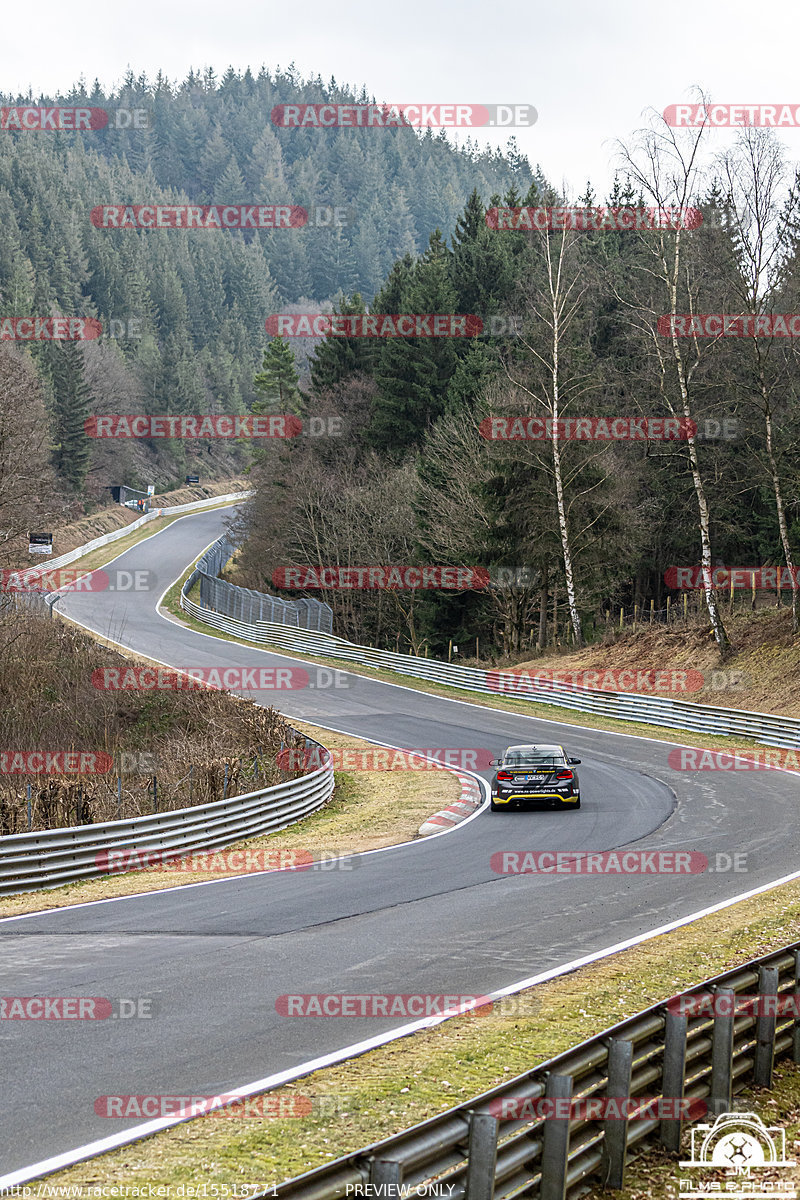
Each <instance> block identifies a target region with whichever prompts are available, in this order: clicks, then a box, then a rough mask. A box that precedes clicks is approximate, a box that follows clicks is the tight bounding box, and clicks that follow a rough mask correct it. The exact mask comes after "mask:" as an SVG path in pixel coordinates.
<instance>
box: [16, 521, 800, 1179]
mask: <svg viewBox="0 0 800 1200" xmlns="http://www.w3.org/2000/svg"><path fill="white" fill-rule="evenodd" d="M225 518H226V513H225V511H224V510H215V511H213V512H209V513H202V514H198V515H192V516H190V517H184V518H181V519H180V520H178V521H176V522H175V523H173V524H172V525H170V526H169V527H167V528H166V529H165V530H163V531H162V532H161V533H159V534H156V535H154V536H153V537H151V538H149V539H147V540H146V541H144V542H142V543H140V544H139V545H138V546H136V547H134V548H133V549H131V550H129V551H127V552H126V553H124V554H123V555H121V556H120V557H119V558H118V559H117V560H115V564H114V566H115V568H116V567H119V568H124V569H127V570H141V569H146V570H149V571H151V572H153V573H154V574H155V575H156V576H157V578H158V586H157V587H156V588H155V590H153V591H150V592H147V593H132V592H120V593H116V594H113V593H109V592H98V593H83V594H78V593H75V594H70V595H69V596H66V597H65V598H64V599H62V600H61V601H60V602H59V603H60V607H61V609H62V610H63V611H64V612H65V614H66V615H68V616H70V617H72V618H73V619H75V620H77V621H79V622H81V623H83V624H85V625H86V626H87V627H88V628H90V629H92V630H94V631H95V632H96V633H98V634H102V635H103V636H105V637H111V638H113V639H114V640H117V641H118V642H120V643H122V644H123V645H125V646H127V647H129V648H131V649H133V650H136V651H138V652H140V653H142V654H144V655H147V656H148V657H151V658H155V659H158V660H159V661H162V662H164V663H167V664H169V665H171V666H175V667H183V668H187V667H197V666H219V665H221V664H223V663H224V664H226V665H238V666H252V665H267V666H269V665H274V666H287V665H291V664H292V663H293V662H295V663H299V661H300V660H292V659H291V658H290V657H289V656H286V655H276V654H270V653H267V652H265V651H260V650H256V649H251V648H249V647H244V646H238V645H236V644H234V643H231V642H227V641H225V640H222V639H219V638H217V637H215V636H213V635H211V634H209V635H206V634H198V633H196V632H194V631H192V630H188V629H186V628H185V627H183V626H182V625H180V624H178V623H177V622H175V621H173V620H172V619H171V618H168V617H166V616H164V615H160V614H158V613H157V612H156V601H157V599H158V597H159V596H160V595H161V594H162V593H163V591H164V590H165V589H166V587H167V586H168V585H169V584H170V583H171V582H172V581H173V579H174V578H175V577H176V575H177V574H178V573H179V572H180V571H181V570H182V569H183V568H184V567H185V566H186V564H187V563H188V562H190V561H191V560H193V559H194V558H195V557H196V556H197V555H198V554H199V553H200V552H201V551H202V550H203V549H204V548H205V547H206V546H207V545H208V544H209V543H210V542H212V541H213V540H214V539H215V538H216V537H217V536H219V534H220V533H221V532H222V529H223V526H224V521H225ZM303 665H305V666H307V663H304V664H303ZM347 678H348V680H350V681H352V686H351V687H350V688H348V689H346V690H338V689H331V690H325V691H323V690H319V691H310V690H306V691H304V692H289V693H287V692H285V691H282V692H280V693H271V692H259V693H247V694H248V695H253V697H254V698H255V699H256V700H257V701H258V702H259V703H263V704H269V703H273V704H275V706H276V707H279V708H280V709H281V711H283V712H284V713H285V714H286V715H287V716H289V717H296V718H300V719H305V720H309V721H313V722H315V723H316V724H319V725H322V726H327V727H329V728H335V729H337V730H340V731H343V732H348V733H352V734H354V735H358V736H361V737H365V738H368V739H372V740H375V741H378V742H380V743H383V744H389V745H393V746H400V747H406V748H411V749H413V748H418V747H430V746H443V747H461V748H478V747H479V748H487V749H490V750H493V751H497V750H500V749H502V748H503V747H504V746H505V745H507V744H509V743H512V742H515V741H536V740H540V741H548V742H549V741H563V742H564V743H565V744H566V745H567V747H568V750H569V752H570V753H573V754H575V755H577V756H578V757H580V758H581V759H582V766H581V787H582V793H583V802H582V807H581V810H580V811H579V812H558V813H550V812H536V813H503V814H490V813H489V812H486V811H482V812H481V813H480V814H479V815H478V816H477V817H476V818H474V819H472V820H470V821H468V822H467V823H466V824H464V825H462V826H460V827H457V828H456V829H455V830H453V831H452V832H451V833H448V834H447V835H446V836H440V837H434V838H431V839H427V840H421V841H417V842H413V843H409V844H406V845H403V846H399V847H396V848H391V849H387V850H382V851H377V852H375V851H373V852H370V853H367V854H363V855H357V856H353V864H352V865H353V869H352V870H349V871H345V870H337V871H329V872H300V873H297V874H294V873H288V874H287V873H281V874H276V873H273V874H267V875H259V876H251V877H246V878H242V879H233V880H220V881H219V882H214V883H210V884H201V885H195V886H189V887H186V888H182V889H180V890H179V891H174V890H170V891H168V892H164V893H156V894H150V895H145V896H141V897H128V898H121V899H119V900H114V901H106V902H101V903H97V904H92V905H86V906H83V907H77V908H72V909H69V908H67V909H61V910H52V911H50V912H45V913H42V914H32V915H31V916H27V917H22V918H11V919H6V920H0V984H1V986H2V994H3V995H5V996H31V995H41V996H56V995H75V996H107V997H139V996H146V997H150V998H152V999H153V1001H154V1004H155V1010H156V1011H155V1015H154V1017H153V1018H152V1019H151V1020H148V1021H141V1020H129V1021H117V1022H112V1021H92V1022H72V1021H69V1022H66V1021H13V1022H9V1021H5V1022H2V1023H0V1059H1V1061H2V1064H3V1069H2V1084H3V1093H4V1099H5V1104H4V1106H3V1108H4V1112H3V1116H2V1119H1V1128H0V1144H1V1145H2V1150H0V1174H2V1173H3V1172H10V1171H12V1170H14V1169H17V1168H22V1167H24V1166H26V1165H27V1164H30V1163H34V1162H38V1161H41V1160H42V1159H44V1158H46V1157H48V1156H50V1155H54V1154H57V1153H59V1152H63V1151H67V1150H69V1149H71V1148H72V1147H76V1146H79V1145H82V1144H83V1143H86V1142H89V1141H92V1140H94V1139H96V1138H101V1137H104V1136H107V1135H108V1134H109V1133H112V1132H117V1131H119V1130H120V1129H124V1128H125V1127H126V1124H127V1125H131V1126H132V1125H135V1124H136V1123H137V1122H136V1121H130V1122H127V1123H126V1122H125V1121H121V1120H114V1121H110V1120H105V1119H103V1118H101V1117H98V1116H97V1115H96V1114H95V1112H94V1107H93V1105H94V1100H95V1098H97V1097H99V1096H102V1095H107V1094H112V1095H114V1094H121V1093H123V1094H139V1095H142V1094H152V1093H156V1094H159V1093H165V1094H169V1095H204V1094H215V1093H219V1092H221V1091H225V1090H231V1089H233V1088H235V1087H237V1086H241V1085H244V1084H246V1083H247V1082H248V1081H250V1080H252V1079H255V1078H258V1077H265V1076H267V1075H269V1074H272V1073H274V1072H278V1071H281V1070H284V1069H288V1068H291V1067H294V1066H297V1065H298V1064H300V1063H302V1062H305V1061H307V1060H308V1059H310V1058H312V1057H316V1056H317V1055H321V1054H324V1053H327V1052H330V1051H334V1050H337V1049H338V1048H340V1047H343V1046H347V1045H349V1044H351V1043H353V1042H356V1041H359V1040H360V1039H362V1038H367V1037H370V1036H373V1035H376V1034H379V1033H381V1032H383V1031H385V1030H388V1029H391V1028H393V1027H394V1026H396V1025H397V1024H398V1023H402V1022H398V1021H397V1019H396V1018H395V1019H391V1018H381V1017H359V1018H305V1019H289V1018H286V1017H281V1016H279V1015H278V1014H277V1012H276V1010H275V1001H276V998H277V996H279V995H280V994H283V993H316V992H347V993H359V992H360V993H364V992H378V993H380V992H390V993H392V992H412V993H417V992H423V993H425V992H428V993H437V994H440V993H445V994H449V995H452V994H475V993H484V992H489V991H492V990H494V989H497V988H500V987H504V986H507V985H510V984H512V983H513V982H514V981H516V980H519V979H522V978H525V977H526V976H529V975H532V974H534V973H536V972H540V971H544V970H546V969H548V968H552V967H557V966H559V965H561V964H563V963H565V962H569V961H572V960H573V959H575V958H578V957H580V956H582V955H586V954H591V953H593V952H597V951H599V950H601V949H603V948H604V947H607V946H609V945H610V944H612V943H616V942H619V941H622V940H624V939H627V938H631V937H636V936H638V935H641V934H642V933H644V932H646V931H647V930H649V929H652V928H653V927H655V926H659V925H661V924H664V923H667V922H669V921H672V920H676V919H679V918H680V917H682V916H687V915H689V914H691V913H693V912H696V911H698V910H699V909H702V908H704V907H706V906H710V905H712V904H715V903H718V902H720V901H723V900H725V899H727V898H729V897H731V896H734V895H737V894H739V893H742V892H744V891H746V890H750V889H753V888H757V887H759V886H762V885H764V884H767V883H769V882H771V881H772V880H774V879H776V878H778V877H780V876H783V875H785V874H788V873H790V872H792V871H794V870H796V869H797V866H798V853H797V851H798V833H797V825H796V820H795V813H796V807H795V806H796V797H797V783H798V781H797V778H796V777H794V776H792V775H791V774H788V773H782V772H777V771H767V772H759V773H758V774H756V775H753V774H750V773H748V775H747V776H746V777H745V778H744V779H736V778H735V777H732V776H730V775H728V774H721V775H720V774H717V773H709V775H708V776H706V777H703V776H695V775H690V774H687V773H683V772H678V771H674V770H672V769H671V768H670V767H669V765H668V757H667V756H668V753H669V749H670V744H669V743H663V742H656V741H649V740H648V739H646V738H641V737H635V736H631V735H627V734H611V733H607V732H602V731H597V730H590V729H581V728H579V727H576V726H573V725H564V724H561V723H559V722H558V721H557V720H555V721H552V722H551V721H543V720H541V719H538V718H531V717H525V716H518V715H516V714H510V713H502V712H498V711H496V710H490V709H486V708H482V707H480V706H478V705H474V704H471V703H469V701H468V700H464V701H458V700H456V701H454V700H445V699H442V698H439V697H435V696H430V695H426V694H425V693H421V692H418V691H416V690H414V689H411V688H407V687H405V686H403V685H402V684H387V683H380V682H377V681H375V680H372V679H368V678H366V677H364V676H359V675H357V674H353V673H350V672H347ZM677 736H679V735H676V737H677ZM673 744H674V743H673ZM484 774H486V773H484ZM298 843H302V834H301V833H299V836H298ZM634 843H635V844H636V846H637V848H643V849H644V848H647V849H666V850H675V849H689V850H699V851H702V852H704V853H706V854H708V855H711V856H713V855H714V854H715V853H717V852H725V853H728V854H735V853H741V852H742V851H746V852H747V855H748V859H747V867H748V871H747V874H746V875H743V874H714V873H711V872H707V873H704V874H698V875H688V876H687V875H681V876H675V875H648V876H619V875H604V876H587V877H573V876H568V875H564V876H558V875H546V876H544V875H525V876H500V875H497V874H495V873H494V872H493V871H492V869H491V866H490V859H491V855H492V854H493V853H495V852H496V851H499V850H508V849H535V850H539V851H542V850H559V849H560V850H610V849H614V848H617V847H621V846H630V845H631V844H634Z"/></svg>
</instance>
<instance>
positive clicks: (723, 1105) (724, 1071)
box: [708, 988, 736, 1117]
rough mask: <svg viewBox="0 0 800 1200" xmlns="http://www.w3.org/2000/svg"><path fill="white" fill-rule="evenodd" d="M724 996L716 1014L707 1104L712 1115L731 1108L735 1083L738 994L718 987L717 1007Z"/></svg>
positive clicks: (715, 996) (716, 995)
mask: <svg viewBox="0 0 800 1200" xmlns="http://www.w3.org/2000/svg"><path fill="white" fill-rule="evenodd" d="M720 1000H722V1001H723V1004H722V1005H721V1006H720V1007H721V1010H722V1011H720V1012H718V1013H717V1015H716V1016H715V1017H714V1034H713V1044H712V1050H711V1095H710V1096H709V1098H708V1107H709V1111H710V1112H711V1114H712V1116H715V1117H718V1116H719V1115H720V1113H724V1112H730V1107H731V1096H732V1086H733V1022H734V1015H733V1014H734V1009H735V1005H736V994H735V992H734V991H733V989H732V988H717V989H716V991H715V992H714V1007H715V1008H716V1007H717V1004H718V1002H719V1001H720Z"/></svg>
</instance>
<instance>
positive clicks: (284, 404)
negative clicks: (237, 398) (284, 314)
mask: <svg viewBox="0 0 800 1200" xmlns="http://www.w3.org/2000/svg"><path fill="white" fill-rule="evenodd" d="M299 381H300V376H299V375H298V373H297V367H296V366H295V362H294V354H293V353H292V348H291V346H290V345H289V343H288V342H287V341H286V340H285V339H284V338H282V337H274V338H273V339H272V340H271V342H270V344H269V345H268V346H267V348H266V350H265V351H264V361H263V363H262V365H261V370H260V372H259V373H258V375H256V376H255V378H254V379H253V387H254V388H255V389H256V391H257V392H258V393H259V395H261V396H262V397H263V399H262V400H257V401H256V402H255V403H254V404H253V412H254V413H294V414H295V415H298V414H299V413H300V389H299V387H298V383H299Z"/></svg>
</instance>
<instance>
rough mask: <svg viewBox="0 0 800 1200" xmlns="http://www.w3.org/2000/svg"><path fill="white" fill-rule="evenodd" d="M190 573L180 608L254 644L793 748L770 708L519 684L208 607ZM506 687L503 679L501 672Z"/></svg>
mask: <svg viewBox="0 0 800 1200" xmlns="http://www.w3.org/2000/svg"><path fill="white" fill-rule="evenodd" d="M193 579H194V576H191V577H190V578H189V579H188V580H187V581H186V583H185V584H184V587H183V591H182V593H181V599H180V603H181V608H182V609H183V610H184V612H186V613H187V614H188V615H189V616H192V617H195V618H197V619H198V620H200V621H203V622H205V624H207V625H211V626H212V627H213V628H215V629H219V630H221V631H223V632H225V633H231V634H233V635H234V636H236V637H240V638H243V639H245V640H247V641H251V642H255V643H257V644H260V645H270V646H276V647H278V649H281V650H288V651H290V652H291V651H294V652H296V653H299V654H310V655H321V656H324V657H326V658H339V659H346V660H349V661H351V662H356V663H360V664H361V665H363V666H370V667H380V668H381V669H382V670H389V671H396V672H397V673H398V674H400V675H409V676H413V677H414V678H415V679H427V680H431V681H432V682H434V683H443V684H446V685H447V686H448V687H454V688H459V689H460V690H463V691H469V692H482V693H484V694H486V695H494V696H502V695H509V696H512V697H513V698H514V699H517V700H527V701H530V702H531V703H537V704H552V705H555V706H556V707H558V708H568V709H576V710H578V711H579V712H588V713H598V714H600V715H601V716H604V717H613V718H614V719H615V720H618V721H640V722H643V723H645V724H648V725H661V726H664V727H665V728H667V729H692V730H695V731H696V732H698V733H708V734H712V735H719V736H720V737H740V738H747V739H750V740H752V741H754V742H759V743H762V744H763V745H767V746H785V747H789V748H791V749H800V720H796V719H794V718H792V717H779V716H775V715H773V714H771V713H760V712H750V711H749V710H747V709H733V708H716V707H714V706H712V705H710V704H695V703H693V702H691V701H688V700H672V699H669V698H668V697H666V696H648V695H641V694H639V693H636V692H610V691H609V692H607V691H592V690H590V689H588V688H580V687H571V686H567V685H563V684H558V683H555V682H552V681H550V680H542V681H538V682H537V680H536V678H535V675H531V676H530V677H529V678H525V680H524V687H523V688H521V689H520V688H517V687H514V686H513V680H514V676H513V674H512V672H510V671H509V672H503V671H498V670H490V671H483V670H480V669H479V668H477V667H462V666H458V665H456V664H454V663H444V662H437V661H436V660H435V659H429V658H416V657H414V655H411V654H399V653H395V652H394V651H391V650H374V649H372V648H371V647H369V646H359V645H357V644H356V643H354V642H348V641H346V640H345V639H344V638H338V637H335V636H334V635H333V634H319V633H314V632H312V631H309V630H304V629H292V628H288V627H286V626H285V625H276V624H273V623H270V622H268V621H255V622H252V623H251V622H246V621H240V620H237V619H235V618H233V617H228V616H226V615H224V614H223V613H219V612H215V611H213V610H212V609H208V608H203V607H201V606H200V605H199V604H195V602H194V601H193V600H189V599H188V595H187V593H188V592H189V590H190V588H191V585H192V583H193ZM504 675H506V676H507V677H508V681H510V683H511V685H512V686H511V687H510V688H509V690H508V691H506V690H505V689H504V686H503V676H504Z"/></svg>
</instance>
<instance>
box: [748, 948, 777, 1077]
mask: <svg viewBox="0 0 800 1200" xmlns="http://www.w3.org/2000/svg"><path fill="white" fill-rule="evenodd" d="M766 996H774V997H775V1000H773V1001H772V1003H771V1004H770V1003H767V1004H764V1002H763V999H762V997H766ZM777 996H778V968H777V967H760V968H759V972H758V1016H757V1017H756V1060H755V1064H754V1066H753V1083H754V1084H755V1085H756V1087H765V1088H771V1087H772V1066H773V1061H774V1057H775V1025H776V1021H777V1003H776V1001H777ZM762 1009H766V1011H762Z"/></svg>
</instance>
